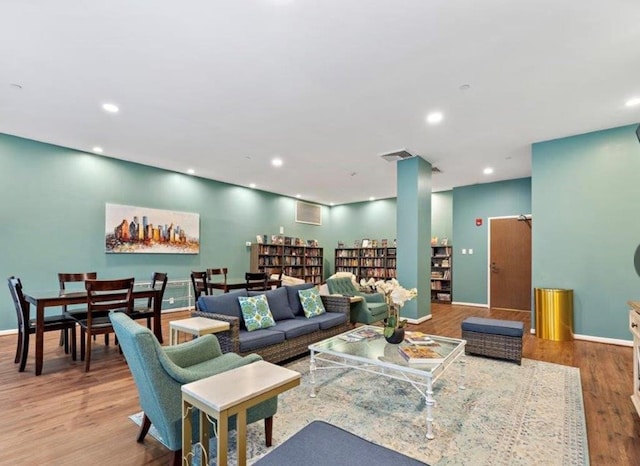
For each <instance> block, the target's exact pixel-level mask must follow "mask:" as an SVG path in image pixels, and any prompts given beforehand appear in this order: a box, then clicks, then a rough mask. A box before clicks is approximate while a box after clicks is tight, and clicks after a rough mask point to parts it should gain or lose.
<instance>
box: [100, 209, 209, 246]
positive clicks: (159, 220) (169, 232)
mask: <svg viewBox="0 0 640 466" xmlns="http://www.w3.org/2000/svg"><path fill="white" fill-rule="evenodd" d="M105 252H107V253H116V254H132V253H133V254H135V253H138V254H139V253H147V254H198V253H199V252H200V215H199V214H194V213H190V212H175V211H173V210H162V209H151V208H149V207H135V206H128V205H120V204H109V203H107V204H106V207H105Z"/></svg>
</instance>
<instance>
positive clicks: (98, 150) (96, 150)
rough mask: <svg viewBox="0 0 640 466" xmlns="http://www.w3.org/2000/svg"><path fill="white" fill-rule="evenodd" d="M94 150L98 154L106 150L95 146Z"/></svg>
mask: <svg viewBox="0 0 640 466" xmlns="http://www.w3.org/2000/svg"><path fill="white" fill-rule="evenodd" d="M91 150H92V151H94V152H95V153H96V154H102V153H103V152H104V150H103V149H102V147H98V146H96V147H94V148H93V149H91Z"/></svg>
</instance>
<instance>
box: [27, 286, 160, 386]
mask: <svg viewBox="0 0 640 466" xmlns="http://www.w3.org/2000/svg"><path fill="white" fill-rule="evenodd" d="M23 294H24V298H25V300H26V301H27V303H29V304H30V305H33V306H34V307H35V308H36V333H35V336H36V375H40V374H41V373H42V361H43V353H44V318H45V309H46V308H48V307H58V306H69V305H73V304H86V303H87V292H86V291H59V290H57V291H51V290H49V291H26V290H25V291H24V292H23ZM161 296H162V290H160V289H154V288H149V285H148V284H147V285H134V288H133V299H134V300H136V299H149V298H151V299H152V301H153V333H154V334H155V336H156V338H157V339H158V341H159V342H160V343H162V342H163V340H162V321H161V310H162V301H161Z"/></svg>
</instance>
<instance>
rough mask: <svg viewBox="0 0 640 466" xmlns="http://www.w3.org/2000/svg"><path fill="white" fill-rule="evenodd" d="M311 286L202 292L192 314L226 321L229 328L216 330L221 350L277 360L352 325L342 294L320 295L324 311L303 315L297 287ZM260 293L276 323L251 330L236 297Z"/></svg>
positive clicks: (285, 358)
mask: <svg viewBox="0 0 640 466" xmlns="http://www.w3.org/2000/svg"><path fill="white" fill-rule="evenodd" d="M313 287H314V285H313V284H312V283H304V284H301V285H295V286H283V287H280V288H275V289H272V290H268V291H247V290H236V291H232V292H229V293H225V294H220V295H216V296H201V297H200V298H198V302H197V309H198V310H197V311H196V312H194V313H193V316H200V317H209V318H212V319H217V320H223V321H225V322H229V325H230V329H229V330H228V331H226V332H221V333H217V334H216V336H217V337H218V340H219V341H220V346H221V348H222V351H223V352H233V353H237V354H239V355H241V356H244V355H248V354H251V353H257V354H259V355H260V356H262V358H263V359H264V360H266V361H269V362H273V363H278V362H281V361H284V360H287V359H290V358H293V357H295V356H298V355H300V354H304V353H306V352H307V351H308V346H309V345H310V344H312V343H315V342H317V341H320V340H323V339H325V338H329V337H331V336H334V335H337V334H339V333H343V332H346V331H347V330H349V329H350V328H351V323H350V322H349V313H350V305H349V298H348V297H344V296H321V299H322V302H323V304H324V307H325V309H326V311H327V312H325V313H324V314H321V315H318V316H314V317H311V318H307V317H305V315H304V311H303V310H302V305H301V304H300V297H299V295H298V291H299V290H305V289H309V288H313ZM259 294H264V295H265V296H266V297H267V301H268V303H269V308H270V310H271V313H272V315H273V318H274V320H275V322H276V325H275V326H274V327H269V328H266V329H259V330H254V331H251V332H250V331H248V330H247V327H246V326H245V323H244V319H243V318H242V311H241V308H240V302H239V301H238V297H240V296H256V295H259Z"/></svg>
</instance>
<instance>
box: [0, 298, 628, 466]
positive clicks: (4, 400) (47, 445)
mask: <svg viewBox="0 0 640 466" xmlns="http://www.w3.org/2000/svg"><path fill="white" fill-rule="evenodd" d="M432 313H433V318H432V319H431V320H429V321H427V322H425V323H423V324H421V325H419V326H412V327H414V329H419V330H423V331H426V332H428V333H434V334H438V335H445V336H451V337H460V322H461V321H462V319H464V318H465V317H467V316H470V315H476V316H485V317H488V316H490V317H496V318H500V319H510V320H521V321H522V322H524V324H525V337H524V350H523V352H524V357H526V358H530V359H537V360H541V361H548V362H554V363H558V364H564V365H570V366H575V367H579V368H580V372H581V376H582V389H583V394H584V404H585V412H586V419H587V431H588V438H589V453H590V459H591V464H592V465H607V466H608V465H621V466H624V465H633V466H635V465H640V420H639V418H638V415H637V414H636V413H635V411H634V410H633V405H632V403H631V400H630V399H629V396H630V394H631V390H632V349H631V348H630V347H621V346H612V345H605V344H600V343H590V342H584V341H573V342H552V341H546V340H541V339H538V338H536V337H535V336H532V335H531V334H530V333H529V329H530V318H529V313H526V312H515V311H491V312H490V311H488V310H486V309H482V308H472V307H464V306H448V305H435V304H434V305H433V308H432ZM183 317H187V314H186V313H173V314H166V315H164V316H163V329H164V336H165V342H168V328H169V325H168V322H169V321H170V320H175V319H178V318H183ZM45 340H46V341H45V362H44V369H43V373H42V375H41V376H39V377H35V376H34V359H33V354H31V355H30V357H29V361H28V363H27V369H26V372H24V373H18V371H17V366H16V365H14V363H13V358H14V354H15V342H16V336H15V335H7V336H2V337H0V381H1V382H0V383H1V388H2V390H1V391H0V413H1V415H0V452H2V453H1V457H0V458H1V459H0V464H12V465H18V464H20V465H23V464H56V465H74V464H78V465H80V464H87V463H92V464H96V465H112V464H118V465H143V464H153V465H156V464H157V465H160V464H169V461H170V458H171V455H170V454H169V452H168V451H167V450H166V449H165V448H164V447H163V446H162V445H160V444H159V443H158V442H156V441H155V440H153V439H152V438H148V439H147V440H146V441H145V443H144V444H138V443H136V441H135V438H136V434H137V427H136V426H135V425H134V424H133V423H132V422H131V421H129V420H128V419H127V416H129V415H130V414H132V413H135V412H137V411H139V405H138V398H137V392H136V389H135V386H134V384H133V381H132V379H131V376H130V374H129V370H128V367H127V365H126V364H125V363H124V360H123V359H122V356H121V355H119V354H118V351H117V349H116V348H114V347H113V346H110V347H105V346H104V345H103V344H102V342H100V344H98V345H95V347H94V352H93V356H92V359H91V372H90V373H88V374H86V373H85V372H84V369H83V366H82V364H81V363H80V362H79V361H78V362H72V361H71V358H70V357H68V356H66V355H65V354H64V352H63V351H62V349H61V348H60V347H58V345H57V342H58V335H57V334H56V333H49V334H46V335H45ZM99 341H100V340H99ZM32 348H33V346H32ZM496 382H497V383H499V381H496ZM508 402H509V400H505V403H508ZM277 429H278V420H277V415H276V418H275V421H274V432H276V431H277ZM470 464H471V463H470ZM558 464H562V463H561V460H560V459H559V462H558Z"/></svg>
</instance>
